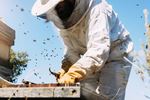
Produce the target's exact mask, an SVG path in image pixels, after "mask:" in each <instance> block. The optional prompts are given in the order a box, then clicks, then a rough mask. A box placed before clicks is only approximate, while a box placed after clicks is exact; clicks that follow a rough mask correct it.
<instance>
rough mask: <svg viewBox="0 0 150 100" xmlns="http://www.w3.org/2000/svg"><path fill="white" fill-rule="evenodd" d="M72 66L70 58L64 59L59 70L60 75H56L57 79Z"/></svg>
mask: <svg viewBox="0 0 150 100" xmlns="http://www.w3.org/2000/svg"><path fill="white" fill-rule="evenodd" d="M70 66H72V63H71V62H70V61H69V60H68V59H64V60H63V61H62V66H61V68H62V69H61V70H60V71H58V77H56V80H58V79H59V78H61V77H62V76H63V75H64V74H65V73H67V72H68V70H69V68H70Z"/></svg>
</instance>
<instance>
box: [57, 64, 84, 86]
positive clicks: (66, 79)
mask: <svg viewBox="0 0 150 100" xmlns="http://www.w3.org/2000/svg"><path fill="white" fill-rule="evenodd" d="M85 76H86V71H85V70H84V69H82V68H79V67H76V66H71V67H70V69H69V71H68V72H67V73H66V74H65V75H64V76H63V77H61V78H60V79H58V83H60V84H75V83H76V82H79V81H81V80H82V79H84V78H85Z"/></svg>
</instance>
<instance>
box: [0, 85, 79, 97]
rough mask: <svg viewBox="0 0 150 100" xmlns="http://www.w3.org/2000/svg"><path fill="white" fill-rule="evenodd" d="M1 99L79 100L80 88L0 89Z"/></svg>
mask: <svg viewBox="0 0 150 100" xmlns="http://www.w3.org/2000/svg"><path fill="white" fill-rule="evenodd" d="M0 97H3V98H26V97H27V98H80V86H58V87H27V88H26V87H21V88H20V87H11V88H8V87H6V88H0Z"/></svg>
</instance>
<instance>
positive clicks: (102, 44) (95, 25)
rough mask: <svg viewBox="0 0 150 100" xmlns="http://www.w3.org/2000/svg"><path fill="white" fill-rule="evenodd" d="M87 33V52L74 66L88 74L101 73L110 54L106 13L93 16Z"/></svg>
mask: <svg viewBox="0 0 150 100" xmlns="http://www.w3.org/2000/svg"><path fill="white" fill-rule="evenodd" d="M88 28H89V30H88V33H87V37H88V40H87V52H86V53H85V54H84V55H83V56H82V58H80V59H79V60H78V61H77V62H76V63H75V64H74V66H78V67H81V68H83V69H85V70H86V71H87V75H88V74H92V73H95V72H96V71H99V70H100V69H101V68H102V67H103V66H104V64H105V63H106V61H107V59H108V57H109V52H110V36H109V32H110V25H109V18H108V16H107V15H106V14H105V13H102V12H100V13H97V14H96V15H92V16H91V18H90V21H89V27H88Z"/></svg>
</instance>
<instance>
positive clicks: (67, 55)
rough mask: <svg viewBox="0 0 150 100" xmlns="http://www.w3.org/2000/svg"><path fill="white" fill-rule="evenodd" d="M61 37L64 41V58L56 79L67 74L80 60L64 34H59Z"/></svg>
mask: <svg viewBox="0 0 150 100" xmlns="http://www.w3.org/2000/svg"><path fill="white" fill-rule="evenodd" d="M61 37H62V38H63V39H64V46H65V47H64V58H63V60H62V65H61V70H59V72H58V74H59V76H58V77H57V78H61V77H62V76H63V75H64V74H65V73H66V72H68V70H69V68H70V67H71V66H72V65H73V64H74V63H76V62H77V61H78V60H79V59H80V55H79V53H78V52H77V51H75V49H74V48H73V45H72V44H71V41H70V40H69V39H68V37H67V36H66V35H65V34H61Z"/></svg>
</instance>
